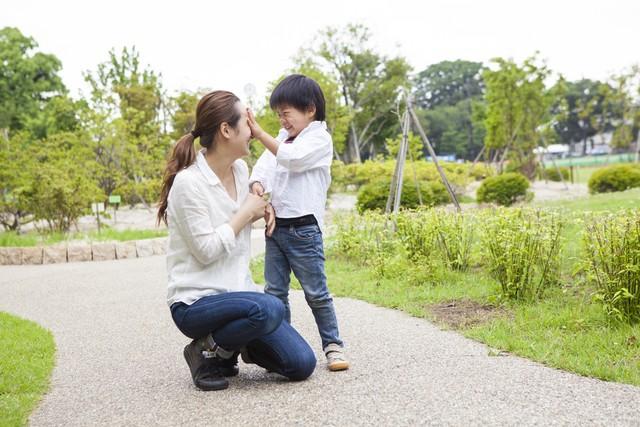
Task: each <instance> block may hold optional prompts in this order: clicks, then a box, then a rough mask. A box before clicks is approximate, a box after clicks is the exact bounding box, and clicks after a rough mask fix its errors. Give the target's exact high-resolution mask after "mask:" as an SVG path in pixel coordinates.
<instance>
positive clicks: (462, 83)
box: [414, 61, 485, 160]
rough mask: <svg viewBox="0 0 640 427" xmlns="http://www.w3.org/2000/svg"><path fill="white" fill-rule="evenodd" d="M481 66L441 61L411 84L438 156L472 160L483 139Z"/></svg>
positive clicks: (421, 73) (419, 112) (420, 114)
mask: <svg viewBox="0 0 640 427" xmlns="http://www.w3.org/2000/svg"><path fill="white" fill-rule="evenodd" d="M481 71H482V64H481V63H479V62H469V61H442V62H439V63H437V64H433V65H430V66H429V67H428V68H426V69H425V70H423V71H421V72H420V73H418V75H417V76H416V77H415V80H414V87H415V94H414V98H415V100H416V103H417V105H418V106H419V107H420V108H419V109H418V111H417V113H418V116H419V117H420V120H421V122H423V125H424V127H425V129H427V130H428V134H429V140H430V141H431V143H432V144H433V145H434V147H435V150H436V153H437V154H456V155H457V156H458V157H461V158H465V159H468V160H472V159H474V158H475V157H476V155H477V154H478V153H479V152H480V150H481V149H482V145H483V139H484V133H485V130H484V123H483V121H484V117H483V115H482V114H481V112H482V111H483V110H484V105H483V100H482V95H483V93H484V81H483V79H482V73H481Z"/></svg>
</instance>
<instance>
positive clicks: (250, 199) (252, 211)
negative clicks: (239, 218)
mask: <svg viewBox="0 0 640 427" xmlns="http://www.w3.org/2000/svg"><path fill="white" fill-rule="evenodd" d="M266 207H267V202H266V201H265V200H264V198H263V197H262V196H258V195H257V194H249V195H248V196H247V198H246V200H245V201H244V203H243V204H242V206H241V207H240V210H242V211H244V212H246V213H248V214H249V215H251V221H252V222H253V221H255V220H257V219H259V218H262V217H264V212H265V209H266Z"/></svg>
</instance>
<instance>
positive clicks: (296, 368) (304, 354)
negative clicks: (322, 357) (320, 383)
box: [287, 348, 317, 381]
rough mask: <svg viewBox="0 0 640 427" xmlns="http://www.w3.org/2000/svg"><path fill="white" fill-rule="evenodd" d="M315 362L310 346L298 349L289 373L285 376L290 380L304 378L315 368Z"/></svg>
mask: <svg viewBox="0 0 640 427" xmlns="http://www.w3.org/2000/svg"><path fill="white" fill-rule="evenodd" d="M316 363H317V361H316V356H315V354H313V350H311V348H307V349H305V350H304V351H300V352H299V353H298V355H297V357H296V358H295V362H294V363H293V366H291V367H290V371H289V372H290V373H289V375H287V377H288V378H289V379H290V380H292V381H302V380H306V379H307V378H309V377H310V376H311V374H313V371H314V370H315V369H316Z"/></svg>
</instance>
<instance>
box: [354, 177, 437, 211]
mask: <svg viewBox="0 0 640 427" xmlns="http://www.w3.org/2000/svg"><path fill="white" fill-rule="evenodd" d="M390 186H391V181H390V180H385V179H378V180H376V181H374V182H372V183H370V184H367V185H364V186H362V188H360V191H359V192H358V200H357V202H356V207H357V208H358V212H360V213H362V212H364V211H366V210H376V209H379V210H384V209H385V207H386V205H387V199H388V197H389V187H390ZM419 186H420V197H422V203H423V206H436V205H440V204H444V203H447V202H448V201H449V194H448V193H447V190H446V188H445V187H444V185H443V184H442V183H440V182H436V181H426V182H425V181H421V182H420V183H419ZM400 205H401V207H403V208H405V209H415V208H417V207H419V206H420V198H419V196H418V190H417V189H416V185H415V182H413V180H409V179H406V180H404V182H403V185H402V195H401V198H400Z"/></svg>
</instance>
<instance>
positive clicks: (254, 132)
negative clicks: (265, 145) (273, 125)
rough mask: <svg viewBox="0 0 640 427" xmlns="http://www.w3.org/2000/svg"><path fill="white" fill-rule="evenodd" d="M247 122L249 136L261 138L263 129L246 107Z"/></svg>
mask: <svg viewBox="0 0 640 427" xmlns="http://www.w3.org/2000/svg"><path fill="white" fill-rule="evenodd" d="M247 123H248V124H249V129H251V136H252V137H253V138H255V139H258V140H262V136H263V134H264V130H262V128H261V127H260V125H259V124H258V122H257V121H256V117H255V116H254V115H253V112H252V111H251V110H250V109H249V108H247Z"/></svg>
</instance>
